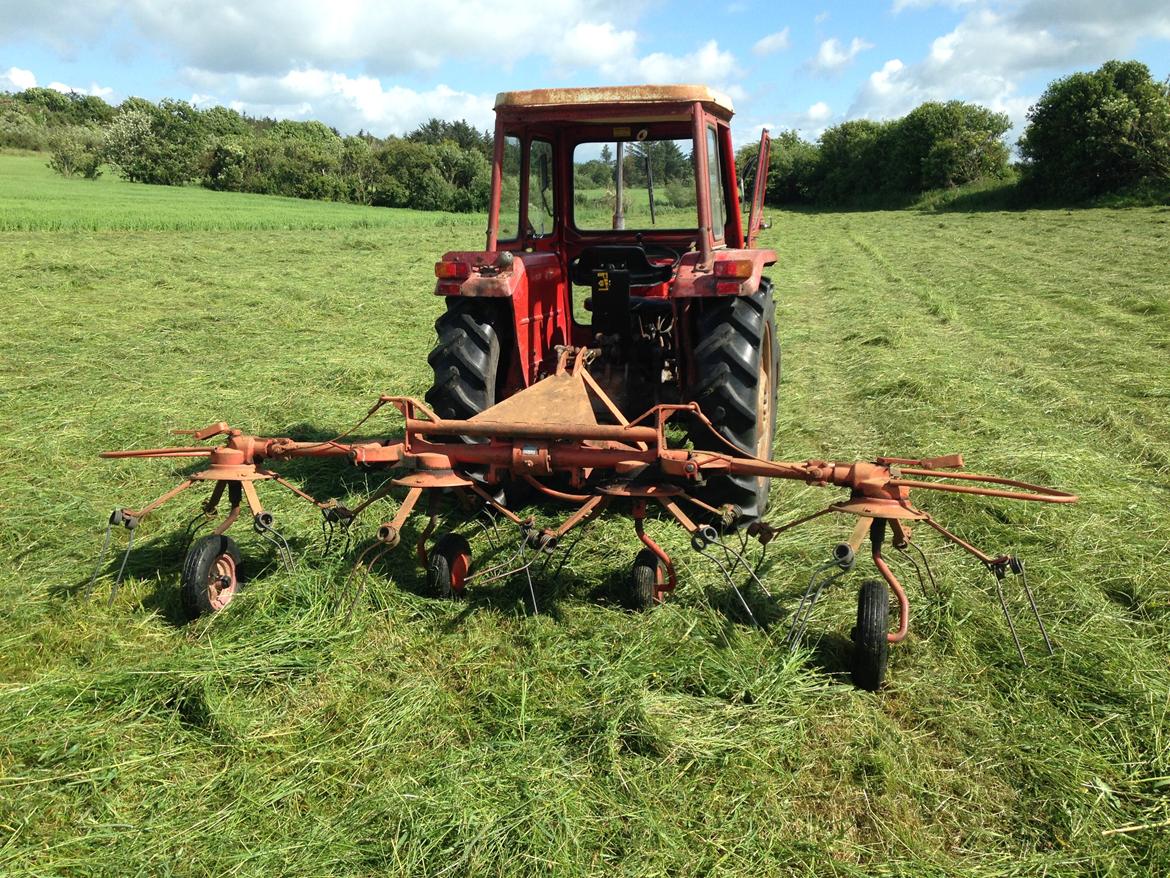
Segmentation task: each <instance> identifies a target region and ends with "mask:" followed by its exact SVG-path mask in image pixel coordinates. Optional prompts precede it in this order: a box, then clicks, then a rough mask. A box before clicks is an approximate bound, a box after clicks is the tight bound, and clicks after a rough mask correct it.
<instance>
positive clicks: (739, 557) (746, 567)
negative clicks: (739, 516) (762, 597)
mask: <svg viewBox="0 0 1170 878" xmlns="http://www.w3.org/2000/svg"><path fill="white" fill-rule="evenodd" d="M715 542H716V543H718V545H719V546H721V547H722V548H723V552H724V554H728V553H730V554H731V555H734V556H735V564H734V565H731V569H732V570H734V569H735V568H736V566H738V565H740V564H742V565H743V569H744V570H746V571H747V574H748V576H750V577H751V578H752V581H753V582H754V583H755V584H756V585H758V586H759V587H760V591H762V592H763V593H764V594H766V595H767V596H768V597H771V596H772V592H770V591H768V587H767V586H766V585H764V583H763V580H761V579H760V577H758V576H756V572H755V571H754V570H752V568H751V566H750V565H749V564H748V562H747V559H746V558H744V556H743V555H741V554H740V553H739V552H737V551H735V549H733V548H732V547H731V546H729V545H727V543H725V542H723V540H715Z"/></svg>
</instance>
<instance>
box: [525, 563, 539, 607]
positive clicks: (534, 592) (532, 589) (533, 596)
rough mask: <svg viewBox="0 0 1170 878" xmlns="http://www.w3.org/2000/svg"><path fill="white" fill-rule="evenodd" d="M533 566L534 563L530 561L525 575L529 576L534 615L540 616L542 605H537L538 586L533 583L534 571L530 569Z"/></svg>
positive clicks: (529, 590) (529, 589) (529, 592)
mask: <svg viewBox="0 0 1170 878" xmlns="http://www.w3.org/2000/svg"><path fill="white" fill-rule="evenodd" d="M531 566H532V564H531V563H529V564H528V565H526V566H525V567H524V575H525V576H526V577H527V578H528V596H529V597H530V598H532V615H534V616H539V615H540V607H538V606H537V605H536V587H535V586H534V585H533V584H532V571H531V570H529V569H528V568H529V567H531Z"/></svg>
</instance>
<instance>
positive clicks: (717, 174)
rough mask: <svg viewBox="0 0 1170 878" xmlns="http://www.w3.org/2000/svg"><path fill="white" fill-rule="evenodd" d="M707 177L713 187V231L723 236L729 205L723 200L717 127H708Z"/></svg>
mask: <svg viewBox="0 0 1170 878" xmlns="http://www.w3.org/2000/svg"><path fill="white" fill-rule="evenodd" d="M707 178H708V183H709V184H710V188H711V233H712V234H713V235H714V237H715V238H716V240H718V239H721V238H722V237H723V228H724V226H726V225H727V207H726V204H725V203H724V200H723V169H722V168H721V167H720V166H719V142H718V140H717V139H716V137H715V129H714V128H710V127H709V128H708V129H707Z"/></svg>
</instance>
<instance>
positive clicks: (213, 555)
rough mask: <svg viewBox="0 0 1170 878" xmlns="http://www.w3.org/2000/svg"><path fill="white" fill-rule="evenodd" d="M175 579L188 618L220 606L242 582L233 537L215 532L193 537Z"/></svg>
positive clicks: (205, 614)
mask: <svg viewBox="0 0 1170 878" xmlns="http://www.w3.org/2000/svg"><path fill="white" fill-rule="evenodd" d="M179 581H180V586H179V596H180V597H181V598H182V601H183V609H184V610H186V611H187V617H188V618H189V619H195V618H197V617H199V616H207V615H210V614H211V613H217V612H219V611H220V610H222V609H223V608H224V607H226V606H227V605H228V604H229V603H231V601H232V599H233V598H234V597H235V596H236V594H237V593H238V592H239V590H240V586H241V585H242V583H243V573H242V571H241V569H240V550H239V549H238V548H237V547H236V541H235V540H233V539H232V538H231V537H225V536H221V535H219V534H211V535H210V536H206V537H203V538H202V539H199V540H196V541H195V542H194V543H193V544H192V546H191V549H190V551H188V552H187V559H186V560H185V561H184V562H183V573H182V576H181V577H180V580H179Z"/></svg>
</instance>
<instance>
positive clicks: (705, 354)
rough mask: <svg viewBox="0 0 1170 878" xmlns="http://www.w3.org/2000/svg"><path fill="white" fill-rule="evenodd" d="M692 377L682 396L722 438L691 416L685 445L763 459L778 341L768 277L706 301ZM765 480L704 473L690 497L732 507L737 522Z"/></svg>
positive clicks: (754, 513) (761, 494) (747, 516)
mask: <svg viewBox="0 0 1170 878" xmlns="http://www.w3.org/2000/svg"><path fill="white" fill-rule="evenodd" d="M694 360H695V373H696V376H697V378H696V380H695V383H694V384H693V386H692V388H691V392H690V393H689V394H688V395H689V397H690V398H691V399H692V400H694V401H695V402H697V403H698V404H699V407H700V408H701V409H702V411H703V414H704V415H706V417H707V418H708V419H709V420H710V421H711V423H712V424H714V425H715V429H716V430H718V432H719V435H720V436H722V437H723V439H725V440H727V441H726V442H724V441H721V440H720V439H719V438H718V437H716V436H713V435H712V434H711V430H710V429H709V428H708V427H707V426H706V425H705V424H702V423H700V422H697V421H693V422H692V423H691V425H690V429H689V433H690V439H691V443H692V445H694V447H695V448H696V449H702V450H705V451H721V452H724V453H731V452H732V451H733V449H732V448H731V447H730V446H729V445H728V443H731V445H734V446H735V448H738V449H740V450H741V451H743V452H745V453H746V454H749V455H751V456H753V457H761V458H765V459H770V458H771V457H772V440H773V439H774V437H775V434H776V386H777V384H778V383H779V380H780V342H779V340H778V339H777V337H776V305H775V303H774V301H773V299H772V283H771V281H769V280H768V279H767V278H764V279H763V280H762V281H761V283H760V289H759V291H758V292H756V293H755V295H752V296H734V297H728V298H725V299H715V300H707V301H706V302H704V308H703V313H702V314H701V315H700V317H699V320H698V325H697V326H696V332H695V351H694ZM770 485H771V480H770V479H767V478H763V477H756V476H712V477H710V478H708V479H707V483H706V485H705V486H703V487H702V488H700V489H698V490H696V491H694V492H693V493H694V494H695V496H697V497H699V498H700V499H702V500H704V501H705V502H707V503H709V504H711V505H712V506H725V505H728V504H730V505H732V506H734V507H736V509H738V515H737V517H736V520H737V523H738V524H743V523H746V522H749V521H754V520H756V519H758V518H760V517H761V516H762V515H763V514H764V509H765V508H766V507H767V505H768V490H769V487H770Z"/></svg>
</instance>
